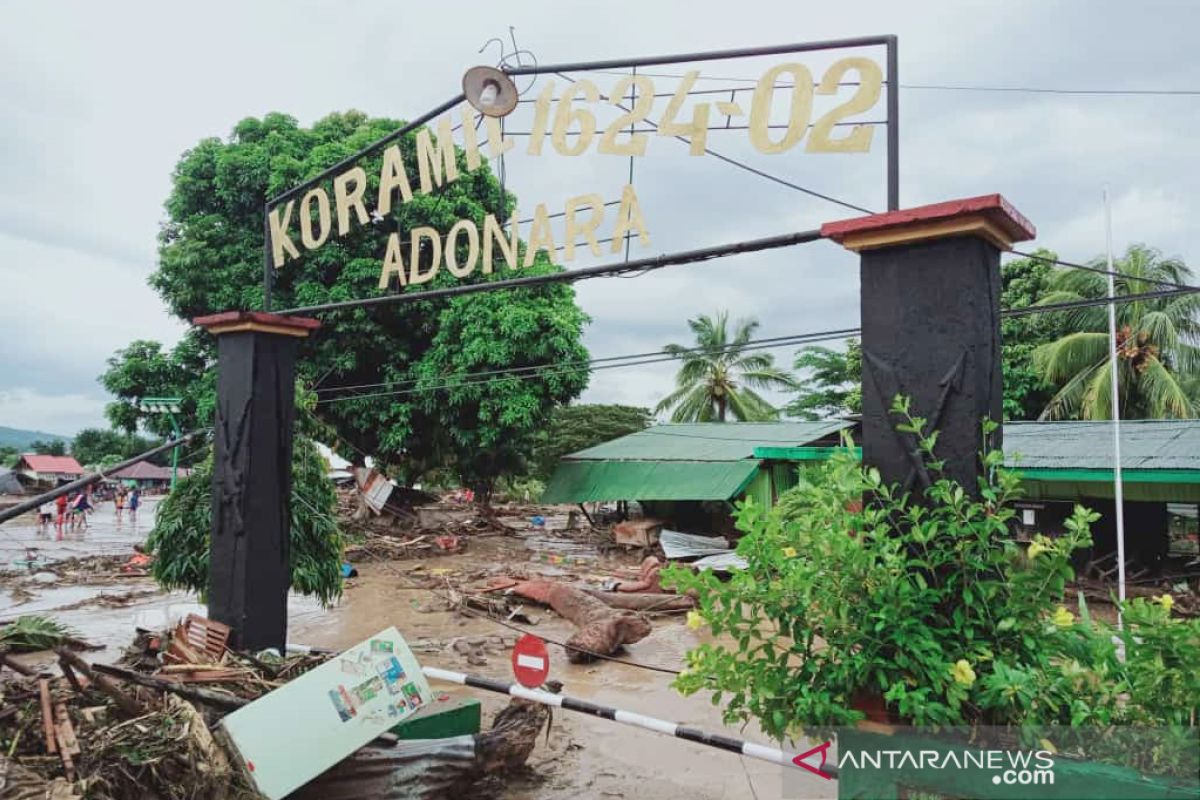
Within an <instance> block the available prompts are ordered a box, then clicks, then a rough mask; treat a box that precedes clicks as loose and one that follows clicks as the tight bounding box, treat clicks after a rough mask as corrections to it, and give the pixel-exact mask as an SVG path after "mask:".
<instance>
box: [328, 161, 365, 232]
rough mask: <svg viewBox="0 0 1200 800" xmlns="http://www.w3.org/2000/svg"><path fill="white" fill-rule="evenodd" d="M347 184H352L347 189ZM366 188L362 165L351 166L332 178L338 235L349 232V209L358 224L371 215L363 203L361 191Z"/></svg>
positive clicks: (362, 223) (363, 223) (361, 223)
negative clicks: (352, 211) (351, 187)
mask: <svg viewBox="0 0 1200 800" xmlns="http://www.w3.org/2000/svg"><path fill="white" fill-rule="evenodd" d="M347 184H353V186H354V188H353V189H348V188H347ZM366 190H367V173H366V172H365V171H364V170H363V168H362V167H351V168H350V169H348V170H346V171H345V172H343V173H342V174H341V175H338V176H337V177H336V178H334V179H333V198H334V204H335V205H336V206H337V220H338V236H345V235H346V234H347V233H349V232H350V209H352V208H353V209H354V216H355V217H357V218H358V224H359V225H366V224H367V220H369V219H370V218H371V217H370V216H369V215H368V214H367V206H366V204H365V203H363V192H365V191H366Z"/></svg>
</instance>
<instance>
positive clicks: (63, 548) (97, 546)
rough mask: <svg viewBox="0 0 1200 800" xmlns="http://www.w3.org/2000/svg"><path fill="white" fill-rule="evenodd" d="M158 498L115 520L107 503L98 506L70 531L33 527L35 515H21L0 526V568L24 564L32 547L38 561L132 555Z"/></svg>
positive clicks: (149, 525) (149, 523) (143, 537)
mask: <svg viewBox="0 0 1200 800" xmlns="http://www.w3.org/2000/svg"><path fill="white" fill-rule="evenodd" d="M158 503H159V498H157V497H148V498H146V499H145V501H144V505H143V506H142V507H141V509H140V510H139V511H138V513H137V515H136V516H130V514H129V511H128V510H126V512H125V513H124V514H123V515H122V518H121V519H117V518H116V511H115V509H114V506H113V504H112V502H111V501H105V502H102V503H100V504H99V505H98V506H97V508H96V510H95V511H94V512H93V513H92V514H91V515H90V516H89V517H88V526H87V527H86V528H79V529H76V530H72V529H71V528H70V526H69V525H64V526H63V529H62V530H59V529H58V528H57V527H56V526H54V525H48V526H45V527H42V526H39V525H38V524H37V515H36V514H25V515H23V516H20V517H17V518H16V519H14V520H10V521H9V522H5V523H3V524H2V525H0V569H11V568H12V567H13V565H14V562H24V561H25V551H26V549H27V548H31V547H32V548H36V549H37V551H38V554H39V555H40V556H41V559H42V560H48V561H57V560H59V559H63V558H73V557H78V556H94V555H121V554H124V553H129V554H131V555H132V553H133V546H134V545H135V544H142V543H143V542H145V541H146V536H147V535H149V533H150V529H151V528H153V527H154V514H155V513H156V512H157V511H158Z"/></svg>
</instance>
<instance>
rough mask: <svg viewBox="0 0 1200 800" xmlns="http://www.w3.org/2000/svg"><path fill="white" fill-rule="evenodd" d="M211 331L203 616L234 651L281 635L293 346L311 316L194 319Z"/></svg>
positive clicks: (277, 643) (273, 642) (287, 577)
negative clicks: (212, 409) (223, 631)
mask: <svg viewBox="0 0 1200 800" xmlns="http://www.w3.org/2000/svg"><path fill="white" fill-rule="evenodd" d="M194 323H195V324H196V325H199V326H200V327H203V328H205V329H206V330H208V331H209V332H210V333H212V334H214V335H215V336H216V337H217V417H216V421H215V428H216V429H215V434H214V438H215V448H214V459H213V500H212V503H213V509H212V547H211V551H210V558H211V561H210V564H209V586H208V616H209V617H210V618H211V619H214V620H216V621H218V622H223V623H225V624H227V625H230V626H231V627H232V628H233V634H232V637H231V639H230V645H231V646H232V647H236V648H239V649H246V650H251V651H255V650H261V649H263V648H267V647H275V648H279V649H280V652H282V649H283V646H284V644H285V643H286V641H287V594H288V588H289V586H290V584H291V573H290V570H289V569H288V541H289V527H290V523H289V512H290V509H289V497H290V494H291V485H292V472H291V463H292V422H293V417H294V415H295V373H296V369H295V367H296V347H297V344H298V343H299V341H300V339H302V338H304V337H305V336H307V335H308V334H309V332H310V331H312V330H313V329H315V328H317V327H318V326H319V325H320V323H319V322H318V321H317V320H313V319H305V318H301V317H282V316H279V315H277V314H267V313H262V312H252V311H233V312H227V313H224V314H214V315H212V316H207V317H200V318H198V319H196V320H194Z"/></svg>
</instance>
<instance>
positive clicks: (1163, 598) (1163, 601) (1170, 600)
mask: <svg viewBox="0 0 1200 800" xmlns="http://www.w3.org/2000/svg"><path fill="white" fill-rule="evenodd" d="M1154 602H1156V603H1158V604H1159V605H1160V606H1162V607H1163V608H1165V609H1166V610H1167V613H1168V614H1170V613H1171V608H1172V607H1173V606H1174V605H1175V598H1174V597H1171V595H1169V594H1163V595H1159V596H1158V597H1156V598H1154Z"/></svg>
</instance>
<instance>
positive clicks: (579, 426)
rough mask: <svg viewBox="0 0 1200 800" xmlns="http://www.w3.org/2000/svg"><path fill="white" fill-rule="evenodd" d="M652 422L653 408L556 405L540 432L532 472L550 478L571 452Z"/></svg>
mask: <svg viewBox="0 0 1200 800" xmlns="http://www.w3.org/2000/svg"><path fill="white" fill-rule="evenodd" d="M653 421H654V416H653V415H652V414H651V413H650V409H648V408H637V407H636V406H622V405H599V404H597V405H591V404H583V405H575V406H562V407H560V408H556V409H554V411H553V412H552V413H551V414H550V422H549V424H547V425H546V427H545V428H543V429H542V430H541V431H539V432H538V435H537V441H536V444H535V445H534V449H533V455H532V456H531V458H530V470H529V474H530V476H531V477H534V478H537V479H539V480H542V481H545V480H549V478H550V476H551V475H552V474H553V473H554V469H555V468H556V467H557V466H558V462H559V460H560V459H561V458H562V457H563V456H565V455H567V454H568V453H574V452H577V451H579V450H584V449H586V448H588V447H593V446H594V445H598V444H600V443H602V442H607V441H611V440H612V439H616V438H618V437H621V436H625V435H626V434H630V433H636V432H638V431H640V430H645V429H646V428H648V427H650V424H651V423H652V422H653Z"/></svg>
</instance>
